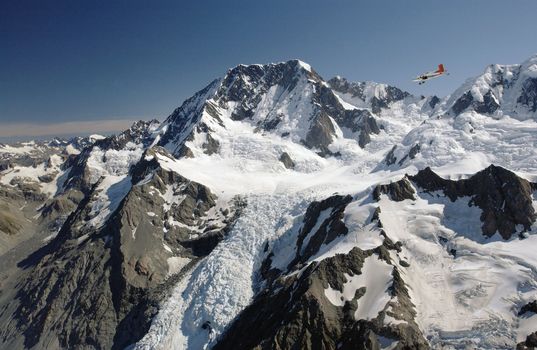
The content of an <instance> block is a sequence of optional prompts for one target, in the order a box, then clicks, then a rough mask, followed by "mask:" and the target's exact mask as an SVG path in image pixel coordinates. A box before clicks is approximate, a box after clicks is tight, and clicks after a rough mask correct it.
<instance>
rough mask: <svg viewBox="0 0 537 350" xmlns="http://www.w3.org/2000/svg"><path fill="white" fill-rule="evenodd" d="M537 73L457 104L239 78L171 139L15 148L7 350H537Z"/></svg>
mask: <svg viewBox="0 0 537 350" xmlns="http://www.w3.org/2000/svg"><path fill="white" fill-rule="evenodd" d="M536 62H537V56H535V57H533V58H530V59H529V60H528V61H526V62H525V63H523V64H521V65H510V66H499V65H494V66H490V67H487V69H486V71H485V73H484V74H483V75H482V76H480V77H477V78H474V79H470V80H468V82H467V83H465V84H464V85H463V86H462V87H461V88H459V89H457V90H456V91H455V92H454V93H453V94H452V95H451V96H448V97H446V98H444V99H439V98H438V97H436V96H430V97H421V96H413V95H411V94H409V93H408V92H405V91H402V90H400V89H398V88H396V87H393V86H388V85H385V84H379V83H374V82H349V81H347V80H345V79H344V78H341V77H335V78H332V79H330V80H324V79H323V78H322V77H321V76H319V74H318V73H316V72H315V71H314V70H313V69H312V68H311V67H310V66H309V65H308V64H306V63H304V62H301V61H299V60H292V61H288V62H282V63H277V64H267V65H239V66H237V67H235V68H233V69H230V70H229V71H228V72H227V73H226V74H225V75H224V77H222V78H221V79H217V80H214V81H213V82H211V83H210V84H209V85H208V86H207V87H206V88H204V89H202V90H201V91H199V92H198V93H196V94H194V96H192V97H191V98H189V99H187V100H186V101H185V102H184V103H183V104H182V105H181V106H180V107H179V108H177V109H176V110H175V111H173V113H172V114H171V115H170V116H169V117H168V118H167V119H166V120H164V121H163V122H162V123H159V122H158V121H148V122H143V121H141V122H137V123H135V124H134V125H133V126H132V127H131V128H130V129H128V130H126V131H124V132H123V133H120V134H118V135H114V136H111V137H106V138H99V137H94V138H91V139H87V140H82V139H78V140H72V141H71V142H64V141H61V140H54V141H53V142H50V143H47V144H46V145H45V144H43V145H41V144H40V145H38V144H36V143H25V144H19V145H1V146H0V155H1V156H2V157H3V158H1V159H3V162H1V163H0V166H2V168H1V169H0V170H1V171H2V172H1V173H0V215H1V220H0V223H1V225H0V231H1V232H0V234H1V235H2V236H0V237H1V238H2V243H3V242H4V241H5V242H7V243H3V245H2V247H4V248H3V251H1V252H0V253H2V255H0V264H2V266H5V269H4V271H0V285H1V287H2V288H1V291H2V292H1V293H0V310H2V313H1V314H0V324H1V327H0V345H1V347H6V348H39V349H42V348H47V349H57V348H106V349H123V348H128V349H203V348H214V349H252V348H259V349H261V348H262V349H265V348H276V349H295V348H306V349H308V348H322V349H355V348H367V349H426V348H441V347H442V346H445V347H447V348H455V349H458V348H467V347H470V348H483V349H491V348H495V349H511V348H514V347H517V346H518V347H519V348H525V347H531V346H535V345H536V344H537V339H536V338H537V315H536V313H537V307H535V303H536V302H537V301H536V300H537V258H536V257H535V254H534V251H535V250H536V249H537V240H536V238H535V237H537V235H536V233H537V226H536V224H535V221H536V218H537V214H536V208H537V202H536V198H535V191H536V190H537V176H536V175H537V151H536V149H537V148H536V147H535V146H536V143H537V133H536V131H537V124H536V121H535V106H537V102H536V101H537V100H536V96H537V84H536V83H535V81H537V80H536V79H537V78H536V76H535V74H536V73H535V72H536V71H537V65H536Z"/></svg>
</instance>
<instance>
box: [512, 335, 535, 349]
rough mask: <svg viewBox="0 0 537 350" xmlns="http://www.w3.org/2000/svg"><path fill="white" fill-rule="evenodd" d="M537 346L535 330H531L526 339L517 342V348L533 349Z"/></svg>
mask: <svg viewBox="0 0 537 350" xmlns="http://www.w3.org/2000/svg"><path fill="white" fill-rule="evenodd" d="M536 347H537V332H533V333H531V334H530V335H528V336H527V337H526V340H525V341H523V342H521V343H519V344H517V346H516V349H517V350H534V349H535V348H536Z"/></svg>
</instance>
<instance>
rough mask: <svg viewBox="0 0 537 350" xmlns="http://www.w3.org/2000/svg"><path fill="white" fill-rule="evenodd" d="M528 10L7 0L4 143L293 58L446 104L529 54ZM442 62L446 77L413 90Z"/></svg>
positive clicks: (152, 105) (0, 78) (123, 114)
mask: <svg viewBox="0 0 537 350" xmlns="http://www.w3.org/2000/svg"><path fill="white" fill-rule="evenodd" d="M535 13H537V2H536V1H534V0H520V1H518V0H517V1H496V0H486V1H485V0H455V1H435V0H427V1H411V0H405V1H395V0H390V1H387V0H386V1H383V0H380V1H338V0H333V1H326V0H323V1H321V0H308V1H306V0H297V1H293V0H286V1H283V0H282V1H279V0H275V1H252V0H249V1H137V0H129V1H111V0H110V1H93V0H92V1H73V0H70V1H24V0H21V1H6V0H3V1H2V3H1V8H0V134H1V129H2V128H3V127H4V129H6V128H5V126H6V125H8V124H9V125H10V127H12V128H13V126H14V125H33V126H40V125H45V124H48V125H55V124H58V125H62V123H67V122H76V121H83V122H86V123H87V122H91V121H94V122H95V123H96V125H97V124H98V123H99V121H103V120H106V121H108V122H109V121H110V120H125V121H130V120H132V119H148V118H151V117H156V118H160V119H163V118H164V117H166V116H167V115H168V114H169V113H170V112H171V111H172V110H173V109H174V108H176V107H177V106H179V105H180V104H181V102H182V101H183V100H184V99H185V98H187V97H189V96H190V95H192V94H193V93H194V92H195V91H197V90H199V89H201V88H202V87H203V86H204V85H206V84H207V83H208V82H209V81H211V80H212V79H214V78H216V77H220V76H222V75H223V74H225V72H226V70H227V69H228V68H230V67H233V66H235V65H237V64H239V63H268V62H276V61H284V60H288V59H292V58H299V59H302V60H304V61H306V62H308V63H310V64H311V65H312V66H313V68H314V69H315V70H316V71H317V72H319V73H320V74H321V76H323V77H324V78H326V79H328V78H330V77H332V76H334V75H341V76H344V77H346V78H348V79H350V80H357V81H359V80H373V81H378V82H385V83H389V84H393V85H395V86H398V87H400V88H402V89H405V90H407V91H410V92H412V93H415V94H423V95H429V94H437V95H440V96H443V95H446V94H449V93H450V92H451V91H453V90H454V89H455V88H457V87H458V86H459V85H460V84H461V83H463V82H464V80H465V79H466V78H468V77H471V76H474V75H477V74H479V73H481V72H482V71H483V69H484V67H485V65H487V64H490V63H520V62H522V61H524V60H525V59H527V58H528V57H529V56H530V55H532V54H535V53H537V45H536V44H537V41H536V39H535V34H536V32H537V31H536V29H535V28H536V27H535ZM438 63H444V64H445V65H446V67H447V69H448V70H449V71H450V72H451V75H450V76H448V77H446V78H445V79H437V80H435V81H431V82H429V83H427V84H425V85H422V86H417V85H415V84H414V83H412V82H411V79H412V78H413V77H414V76H415V75H417V74H419V73H421V72H422V71H424V70H425V71H426V70H430V69H432V68H434V67H435V66H436V65H437V64H438ZM6 130H7V129H6ZM14 130H16V128H14ZM14 132H16V131H14ZM0 136H1V135H0Z"/></svg>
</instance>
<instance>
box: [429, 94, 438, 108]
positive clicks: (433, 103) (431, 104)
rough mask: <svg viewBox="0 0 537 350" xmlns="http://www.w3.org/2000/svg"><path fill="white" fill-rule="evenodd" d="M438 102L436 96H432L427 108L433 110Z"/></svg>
mask: <svg viewBox="0 0 537 350" xmlns="http://www.w3.org/2000/svg"><path fill="white" fill-rule="evenodd" d="M439 102H440V99H439V98H438V96H433V97H431V99H430V100H429V107H431V108H434V107H436V105H437V104H438V103H439Z"/></svg>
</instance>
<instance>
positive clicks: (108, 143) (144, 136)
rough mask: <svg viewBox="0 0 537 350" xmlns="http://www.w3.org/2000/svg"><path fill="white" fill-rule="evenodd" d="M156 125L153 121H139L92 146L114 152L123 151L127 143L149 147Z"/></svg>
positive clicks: (156, 121) (156, 122) (157, 122)
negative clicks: (113, 150)
mask: <svg viewBox="0 0 537 350" xmlns="http://www.w3.org/2000/svg"><path fill="white" fill-rule="evenodd" d="M158 125H159V121H158V120H155V119H153V120H150V121H144V120H139V121H137V122H135V123H134V124H133V125H132V126H131V127H130V128H129V129H127V130H125V131H124V132H122V133H120V134H117V135H113V136H110V137H107V138H104V139H102V140H98V141H96V142H95V144H94V145H95V146H97V147H99V148H101V149H115V150H119V149H123V148H124V147H125V145H126V144H127V143H129V142H132V143H135V144H143V145H145V146H149V144H150V143H151V142H152V141H153V137H152V135H151V133H152V131H154V130H155V129H156V128H157V127H158Z"/></svg>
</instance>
